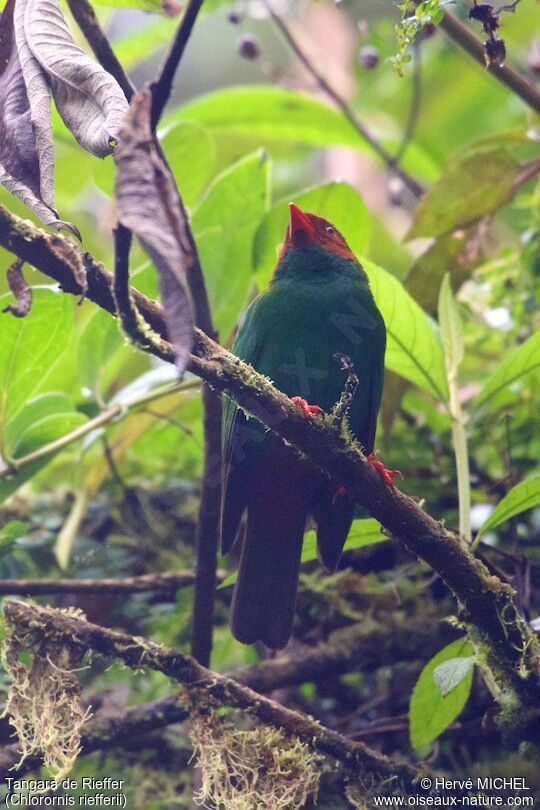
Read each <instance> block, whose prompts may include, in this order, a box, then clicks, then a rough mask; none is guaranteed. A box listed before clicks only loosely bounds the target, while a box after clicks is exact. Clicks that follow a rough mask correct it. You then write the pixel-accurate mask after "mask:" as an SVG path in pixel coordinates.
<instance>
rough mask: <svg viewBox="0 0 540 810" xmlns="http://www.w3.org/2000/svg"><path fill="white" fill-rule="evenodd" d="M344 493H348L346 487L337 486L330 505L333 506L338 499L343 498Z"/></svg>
mask: <svg viewBox="0 0 540 810" xmlns="http://www.w3.org/2000/svg"><path fill="white" fill-rule="evenodd" d="M345 495H348V491H347V489H346V487H343V486H339V487H338V488H337V489H336V491H335V492H334V494H333V496H332V506H335V505H336V503H337V502H338V501H339V499H340V498H343V497H344V496H345Z"/></svg>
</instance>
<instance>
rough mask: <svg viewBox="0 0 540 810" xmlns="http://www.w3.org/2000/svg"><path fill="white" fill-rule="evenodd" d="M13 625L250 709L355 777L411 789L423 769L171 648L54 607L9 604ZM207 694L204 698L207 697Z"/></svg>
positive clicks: (7, 609) (226, 703) (213, 699)
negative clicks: (364, 776) (388, 781)
mask: <svg viewBox="0 0 540 810" xmlns="http://www.w3.org/2000/svg"><path fill="white" fill-rule="evenodd" d="M5 616H6V620H7V622H8V623H9V624H10V625H13V626H17V627H19V628H24V631H25V632H26V633H31V634H37V636H38V637H39V638H40V643H41V642H42V641H43V639H46V638H47V637H54V639H55V644H58V642H59V641H60V640H62V641H63V643H64V644H66V645H68V646H69V644H70V643H72V641H73V639H76V642H77V645H79V646H82V647H83V648H84V649H86V650H88V649H91V650H94V651H95V652H97V653H100V654H101V655H104V656H106V657H109V658H116V659H118V660H120V661H123V662H124V663H125V664H127V665H128V666H129V667H133V668H136V669H139V668H141V667H144V668H149V669H153V670H156V671H157V672H162V673H163V674H164V675H167V677H169V678H172V679H173V680H175V681H178V682H179V683H181V684H183V685H184V686H186V687H190V689H195V690H196V692H197V694H198V695H199V697H200V700H201V701H203V700H204V703H205V704H206V705H212V704H215V705H217V706H232V707H234V708H237V709H242V710H245V711H248V712H249V713H250V714H251V715H252V716H253V717H256V718H257V719H258V720H259V721H260V722H261V723H265V724H266V723H270V724H271V725H273V726H276V727H277V728H282V729H283V730H284V731H285V732H286V733H287V734H289V735H291V736H293V735H294V736H296V737H298V738H299V739H300V740H302V741H303V742H305V743H307V744H308V745H309V746H310V747H311V748H313V749H314V750H316V751H318V752H319V753H321V754H323V755H325V756H327V757H331V758H332V759H337V760H339V762H340V763H341V764H342V766H343V767H344V768H345V769H346V770H347V771H348V772H349V773H352V774H354V775H356V776H361V775H362V774H363V773H365V772H366V771H368V772H369V773H372V774H375V775H376V776H377V777H378V778H380V779H392V780H399V781H401V782H402V783H403V784H404V786H405V787H406V788H409V789H412V787H413V785H414V782H415V780H416V779H417V778H418V777H419V775H420V771H419V770H417V769H416V768H414V767H412V766H411V765H408V764H404V763H400V762H396V761H395V760H392V759H390V758H389V757H386V756H384V755H383V754H379V753H378V752H377V751H374V750H372V749H370V748H368V746H366V745H364V744H363V743H360V742H351V740H349V739H347V737H344V736H343V735H342V734H339V733H338V732H336V731H332V730H331V729H329V728H326V727H324V726H322V725H321V724H319V723H318V722H316V721H315V720H313V719H311V718H310V717H308V716H307V715H305V714H302V713H301V712H297V711H293V710H292V709H287V708H286V707H284V706H281V705H280V704H279V703H276V702H275V701H273V700H270V699H269V698H266V697H263V696H262V695H260V694H258V693H257V692H255V691H253V689H251V688H250V687H249V686H245V685H243V684H240V683H238V682H237V681H235V680H233V679H232V678H229V677H227V676H225V675H220V674H218V673H217V672H212V671H211V670H209V669H206V667H203V666H201V664H199V663H197V661H196V660H195V659H194V658H192V657H191V656H189V655H186V654H184V653H181V652H179V651H178V650H170V649H167V648H166V647H163V646H161V645H159V644H154V643H153V642H151V641H148V640H146V639H138V638H136V637H134V636H130V635H128V634H127V633H120V632H118V631H115V630H109V629H108V628H105V627H99V626H98V625H96V624H92V623H91V622H88V621H86V620H84V619H81V618H79V617H73V616H69V615H67V614H65V613H59V612H58V611H55V610H52V609H51V608H45V607H40V606H37V605H27V604H25V603H24V602H16V601H10V602H7V603H6V606H5ZM203 695H204V697H203Z"/></svg>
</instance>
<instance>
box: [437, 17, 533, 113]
mask: <svg viewBox="0 0 540 810" xmlns="http://www.w3.org/2000/svg"><path fill="white" fill-rule="evenodd" d="M440 27H441V28H442V29H443V31H444V32H445V33H446V34H448V36H449V37H450V38H451V39H453V40H454V42H456V43H457V44H458V45H459V46H460V48H462V49H463V50H464V51H466V52H467V53H468V54H469V56H472V58H473V59H474V60H475V61H476V62H478V64H480V65H482V67H484V68H485V67H486V60H485V52H484V45H483V43H482V42H481V41H480V40H479V39H478V37H476V36H475V35H474V34H473V33H472V31H469V29H468V28H467V26H466V25H464V24H463V23H462V22H461V21H460V20H458V19H457V17H455V16H454V15H453V14H451V13H450V12H449V11H445V12H444V16H443V18H442V21H441V22H440ZM487 70H488V71H489V72H490V73H491V74H492V76H494V77H495V78H496V79H498V81H500V82H501V83H502V84H504V85H506V87H508V89H509V90H511V91H512V92H513V93H515V94H516V95H517V96H519V98H520V99H521V100H522V101H524V102H525V104H528V106H529V107H531V108H532V109H533V110H535V111H536V112H537V113H539V114H540V92H539V91H538V90H537V89H536V87H535V86H534V85H533V84H531V83H530V82H529V81H527V79H526V78H525V77H524V76H522V75H521V74H520V73H518V71H517V70H516V69H515V68H513V67H512V66H511V65H507V64H504V65H495V64H492V65H489V66H488V68H487Z"/></svg>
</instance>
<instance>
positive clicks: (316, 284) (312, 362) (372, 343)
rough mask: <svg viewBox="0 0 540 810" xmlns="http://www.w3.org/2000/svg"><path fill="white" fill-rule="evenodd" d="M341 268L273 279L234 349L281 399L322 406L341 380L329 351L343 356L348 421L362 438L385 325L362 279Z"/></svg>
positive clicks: (376, 396)
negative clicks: (355, 383) (352, 389)
mask: <svg viewBox="0 0 540 810" xmlns="http://www.w3.org/2000/svg"><path fill="white" fill-rule="evenodd" d="M347 264H349V263H347ZM346 271H347V272H343V268H341V269H340V271H339V272H337V271H336V272H328V269H327V270H326V272H325V273H324V274H319V275H315V274H313V273H311V274H306V275H304V276H303V277H302V278H299V277H298V276H297V275H295V274H293V273H290V274H286V273H284V274H282V275H281V276H280V275H278V276H276V279H275V281H274V282H273V284H272V285H271V287H270V289H269V290H268V291H267V292H266V293H264V294H263V295H262V296H260V297H259V298H258V299H257V300H256V301H255V302H254V303H253V304H252V306H251V307H250V309H249V310H248V312H247V314H246V318H245V321H244V323H243V325H242V327H241V329H240V332H239V335H238V338H237V341H236V344H235V352H237V353H238V354H239V356H240V357H242V358H243V359H245V360H247V361H248V362H250V363H252V365H254V367H255V368H256V369H257V371H260V372H261V373H262V374H265V375H267V376H268V377H270V378H271V379H272V380H273V381H274V383H275V384H276V386H277V387H278V388H279V389H280V390H282V391H284V392H285V393H286V394H288V395H289V396H301V397H303V398H304V399H307V400H308V402H310V404H313V405H319V406H320V407H322V408H323V409H324V410H325V411H330V410H331V408H332V407H333V405H334V404H335V403H336V401H337V400H338V399H339V396H340V393H341V391H342V389H343V385H344V383H345V379H346V374H345V373H344V372H343V371H341V369H340V368H339V364H338V363H337V362H336V361H335V360H334V359H333V356H334V354H336V353H341V354H346V355H348V356H349V357H350V358H351V359H352V360H353V362H354V364H355V369H356V372H357V374H358V376H359V379H360V384H359V389H358V391H357V394H356V396H355V399H354V402H353V406H352V409H351V413H350V424H351V428H352V429H353V431H354V432H355V433H357V435H358V436H359V438H360V439H361V440H362V433H364V432H365V431H364V430H363V429H362V428H363V425H364V423H366V424H367V422H370V421H372V420H373V410H375V418H376V411H377V410H378V405H379V402H380V393H381V389H382V364H383V358H384V348H385V329H384V323H383V320H382V317H381V315H380V313H379V311H378V309H377V307H376V305H375V302H374V300H373V298H372V295H371V292H370V290H369V288H368V286H367V282H366V280H365V277H364V276H363V275H362V274H361V273H359V272H358V270H357V269H356V268H354V267H351V268H350V271H349V268H346ZM374 386H375V388H376V389H377V390H376V391H374V390H373V387H374ZM374 406H375V408H374Z"/></svg>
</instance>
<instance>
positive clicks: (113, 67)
mask: <svg viewBox="0 0 540 810" xmlns="http://www.w3.org/2000/svg"><path fill="white" fill-rule="evenodd" d="M68 6H69V10H70V11H71V13H72V14H73V17H74V18H75V20H76V22H77V25H78V26H79V28H80V29H81V31H82V32H83V34H84V36H85V37H86V39H87V41H88V44H89V45H90V47H91V48H92V50H93V51H94V54H95V56H96V59H97V60H98V62H99V63H100V64H101V66H102V67H104V68H105V70H106V71H107V72H108V73H110V74H111V76H114V78H115V79H116V81H117V82H118V84H119V85H120V87H121V88H122V90H123V92H124V95H125V97H126V98H127V100H128V101H130V100H131V97H132V95H133V93H134V92H135V87H134V86H133V84H132V83H131V79H130V78H129V76H128V75H127V73H126V72H125V70H124V68H123V67H122V65H121V63H120V62H119V61H118V59H117V57H116V54H115V52H114V51H113V49H112V47H111V44H110V42H109V40H108V39H107V37H106V36H105V34H104V33H103V31H102V28H101V26H100V24H99V20H98V18H97V17H96V13H95V11H94V9H93V8H92V6H91V4H90V3H89V2H88V0H68Z"/></svg>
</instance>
